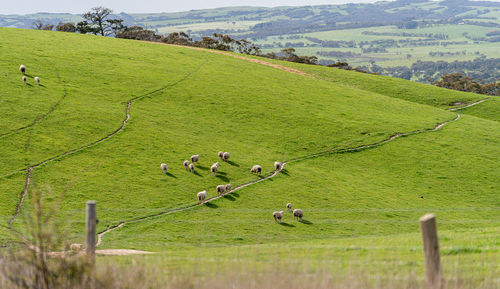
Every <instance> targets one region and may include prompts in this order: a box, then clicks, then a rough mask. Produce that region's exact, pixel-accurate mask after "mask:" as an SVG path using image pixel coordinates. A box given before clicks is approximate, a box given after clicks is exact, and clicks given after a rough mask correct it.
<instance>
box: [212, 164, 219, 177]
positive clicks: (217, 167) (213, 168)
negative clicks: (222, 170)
mask: <svg viewBox="0 0 500 289" xmlns="http://www.w3.org/2000/svg"><path fill="white" fill-rule="evenodd" d="M218 170H219V162H216V163H215V164H213V165H212V166H211V167H210V171H211V172H212V174H214V175H215V174H216V173H217V171H218Z"/></svg>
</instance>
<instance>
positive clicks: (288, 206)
mask: <svg viewBox="0 0 500 289" xmlns="http://www.w3.org/2000/svg"><path fill="white" fill-rule="evenodd" d="M286 210H287V211H289V212H291V211H292V203H288V204H286Z"/></svg>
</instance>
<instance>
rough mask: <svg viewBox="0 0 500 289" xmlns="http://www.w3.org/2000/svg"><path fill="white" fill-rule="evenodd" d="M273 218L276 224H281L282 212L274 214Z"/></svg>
mask: <svg viewBox="0 0 500 289" xmlns="http://www.w3.org/2000/svg"><path fill="white" fill-rule="evenodd" d="M273 217H274V221H275V222H276V223H281V219H282V218H283V211H279V212H274V213H273Z"/></svg>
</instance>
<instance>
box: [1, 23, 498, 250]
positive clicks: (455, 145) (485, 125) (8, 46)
mask: <svg viewBox="0 0 500 289" xmlns="http://www.w3.org/2000/svg"><path fill="white" fill-rule="evenodd" d="M0 43H1V45H0V53H1V55H2V56H4V57H2V58H0V75H1V76H2V80H1V82H2V89H1V90H0V101H2V104H3V105H1V106H0V120H1V121H0V163H1V164H2V166H1V167H0V192H1V193H0V203H1V204H2V205H1V206H0V216H1V218H0V221H1V222H2V223H3V224H7V222H8V220H9V219H10V218H11V216H12V215H13V214H14V213H15V210H16V205H17V204H18V202H19V198H20V195H21V193H22V192H23V188H24V186H25V180H26V175H27V171H28V170H29V168H30V167H34V169H33V173H32V178H31V184H30V186H29V190H28V195H27V198H26V200H25V202H24V204H23V206H22V210H21V214H20V216H19V217H18V218H17V219H16V221H15V222H14V224H15V226H16V227H18V228H22V227H23V226H24V225H23V218H24V213H25V212H26V211H27V209H28V207H27V204H29V201H30V200H31V197H32V195H33V194H34V193H35V192H42V193H43V198H44V201H45V202H46V204H47V205H50V204H55V203H57V202H58V201H62V203H61V206H60V209H59V213H58V215H57V216H54V217H55V218H57V219H60V220H64V221H65V222H66V224H67V225H68V226H70V228H71V235H70V236H69V237H68V238H70V239H71V240H74V241H80V240H81V239H82V236H83V231H84V225H85V220H84V206H85V201H86V200H90V199H93V200H96V201H97V203H98V217H99V224H98V231H100V232H101V231H104V230H105V229H106V228H108V227H111V226H116V225H118V224H119V223H121V222H123V221H127V220H133V219H137V218H141V217H144V216H149V215H154V214H160V213H162V212H165V211H166V210H168V209H172V208H178V207H182V206H186V205H190V204H195V203H196V202H197V200H196V193H197V192H199V191H201V190H207V191H208V193H209V197H211V196H215V195H216V193H215V187H216V185H219V184H226V183H231V184H232V185H233V187H235V186H237V185H240V184H244V183H247V182H250V181H253V180H257V179H258V178H259V177H257V176H253V175H251V174H250V172H249V170H250V168H251V167H252V166H253V165H254V164H261V165H262V166H263V168H264V174H263V175H268V174H269V173H270V172H271V171H272V170H273V162H274V161H290V160H292V161H291V162H290V163H289V164H287V166H286V168H285V170H284V171H283V172H281V173H279V174H278V175H277V176H276V177H274V178H272V179H269V180H266V181H263V182H260V183H258V184H255V185H252V186H248V187H246V188H243V189H241V190H238V191H237V192H234V193H232V194H229V195H227V196H225V197H223V198H220V199H218V200H215V201H213V202H210V203H209V204H206V205H203V206H199V207H195V208H193V209H191V210H186V211H183V212H179V213H175V214H170V215H163V216H159V217H154V218H150V219H146V220H142V221H140V222H131V223H126V224H125V225H124V227H122V228H119V229H117V230H115V231H112V232H110V233H108V234H106V235H105V236H104V239H103V243H102V245H101V247H102V248H134V249H141V250H152V251H157V252H171V253H172V254H173V253H174V252H175V251H176V250H178V249H180V248H187V249H186V250H190V249H189V248H192V249H193V250H195V249H194V248H197V247H199V246H203V247H205V246H207V247H221V248H219V249H224V248H226V249H228V250H230V249H229V248H232V247H234V246H243V245H244V246H254V245H258V244H269V245H270V244H276V243H280V242H281V243H283V242H285V243H287V244H289V245H290V246H293V244H295V242H302V244H303V243H304V242H306V243H307V242H309V241H311V242H312V243H311V244H317V243H318V242H319V243H321V242H327V243H329V244H337V243H336V242H337V240H339V239H342V240H343V241H342V242H349V241H346V240H350V238H352V240H353V242H361V243H363V242H365V243H363V244H366V245H367V246H368V245H369V242H370V241H369V239H370V237H373V236H377V238H383V239H384V238H386V239H387V240H392V239H393V238H396V239H395V240H397V239H398V237H397V236H398V235H400V234H402V233H415V232H418V223H417V220H418V217H419V216H421V215H423V214H424V213H426V212H434V213H436V214H437V216H438V218H439V222H440V223H439V224H440V229H443V230H448V231H450V232H453V231H456V230H461V231H466V232H470V233H469V234H472V235H473V234H476V233H477V231H478V230H479V231H481V230H482V229H484V230H493V231H494V232H495V229H498V228H499V227H500V210H499V204H500V198H499V196H498V194H497V192H498V190H499V182H498V175H500V171H499V166H498V155H499V148H498V141H499V140H500V124H499V123H498V121H496V120H495V119H494V116H495V115H496V114H495V109H496V108H495V107H496V106H490V104H496V103H497V102H496V101H486V102H484V103H482V104H481V106H482V108H481V109H477V110H474V112H473V113H472V112H471V113H470V114H471V115H464V116H462V117H461V118H460V119H458V120H457V121H454V122H450V123H448V124H447V125H445V126H444V127H442V128H441V129H440V130H438V131H430V129H432V128H434V127H435V125H436V124H438V123H443V122H445V121H449V120H453V119H455V118H456V116H457V113H455V112H450V111H446V110H444V109H443V108H446V107H449V104H450V103H452V102H456V101H460V102H466V103H472V102H474V101H476V100H478V99H481V98H482V97H481V96H478V95H474V94H465V93H458V92H454V91H449V90H444V89H440V88H436V87H432V86H426V85H422V84H417V83H412V82H408V81H404V80H398V79H390V78H385V77H378V76H371V75H364V74H359V73H352V72H346V71H340V70H334V69H328V68H324V67H312V66H303V65H294V64H289V63H280V64H281V65H293V66H294V67H295V68H298V69H300V70H303V71H305V72H307V73H309V74H310V75H311V77H306V76H301V75H297V74H293V73H290V72H287V71H283V70H279V69H276V68H272V67H269V66H265V65H261V64H258V63H251V62H248V61H245V60H242V59H236V58H233V57H230V56H227V55H221V54H214V53H211V52H209V51H202V50H191V49H188V48H183V47H171V46H165V45H155V44H149V43H141V42H135V41H129V40H120V39H111V38H104V37H95V36H89V35H77V34H70V33H68V34H67V33H58V32H43V31H33V30H16V29H0ZM21 63H22V64H24V65H26V66H27V74H28V76H29V79H28V83H29V84H28V85H25V84H24V83H23V82H22V80H21V73H20V72H19V71H18V67H19V65H20V64H21ZM34 76H39V77H40V78H41V80H42V85H41V86H37V85H35V84H34V81H33V78H32V77H34ZM127 107H129V110H128V109H127ZM473 109H475V107H471V108H468V109H467V111H466V112H467V113H469V112H468V111H469V110H471V111H472V110H473ZM497 111H498V110H497ZM127 113H129V115H130V118H129V119H128V118H126V116H127ZM483 116H484V118H483ZM425 129H429V131H424V132H422V133H418V134H411V135H408V136H406V137H401V138H397V139H395V140H394V141H391V142H388V143H386V144H383V145H380V146H377V147H373V148H370V149H366V150H359V151H354V152H345V151H344V152H342V151H337V150H334V149H335V148H349V147H357V146H361V145H364V144H372V143H376V142H380V141H382V140H385V139H387V138H389V137H390V136H393V135H395V134H397V133H405V132H414V131H419V130H425ZM218 151H229V152H230V153H231V161H230V162H227V163H222V162H221V165H220V173H219V174H218V175H217V176H212V175H211V174H210V172H209V167H210V165H211V164H212V163H214V162H215V161H217V152H218ZM325 151H331V152H330V153H325V154H321V155H319V156H316V157H307V156H309V155H312V154H316V153H319V152H325ZM192 154H200V164H199V165H198V166H197V167H196V173H195V174H191V173H188V172H186V171H185V169H184V168H183V166H182V162H183V161H184V160H185V159H188V158H189V156H191V155H192ZM162 162H165V163H167V164H168V165H169V170H168V172H169V173H168V174H167V175H163V174H162V173H161V170H160V163H162ZM421 197H423V198H421ZM287 202H292V203H293V205H294V208H301V209H303V210H304V213H305V220H306V221H305V222H302V223H294V222H292V219H291V216H290V214H287V215H286V216H285V220H284V223H283V224H282V225H278V224H276V223H275V222H274V220H273V218H272V212H273V211H276V210H283V209H284V207H285V204H286V203H287ZM496 232H498V230H497V231H496ZM497 236H498V234H497ZM360 238H361V239H360ZM363 238H364V239H363ZM493 239H494V238H493ZM0 240H2V242H4V243H5V242H8V241H9V240H10V239H9V237H8V236H6V234H5V231H3V233H2V234H0ZM360 240H361V241H360ZM362 240H365V241H362ZM366 240H368V241H366ZM497 240H498V239H497ZM313 241H314V242H313ZM80 242H81V241H80ZM315 242H316V243H315ZM297 244H299V243H297ZM339 244H344V243H339ZM469 245H470V246H475V239H471V241H470V244H469ZM477 245H478V246H479V245H480V244H477ZM498 245H499V244H498V243H494V242H490V243H488V244H486V245H485V246H489V247H488V248H492V251H488V252H489V253H491V254H493V255H494V256H497V255H498V252H499V251H498ZM360 246H363V245H360ZM387 246H388V249H389V245H387ZM414 246H419V244H415V245H414ZM242 248H243V247H242ZM213 250H216V249H213ZM193 252H194V251H193ZM213 252H214V254H215V253H216V251H213ZM169 254H170V253H168V254H167V256H170V255H169ZM221 254H222V253H221ZM224 254H227V253H224ZM263 256H264V257H263V258H264V259H265V258H267V257H266V256H268V257H270V255H269V254H266V253H263ZM374 256H375V257H373V258H378V257H377V256H381V254H378V253H376V254H375V255H374ZM316 257H317V256H316ZM316 257H315V256H313V255H311V256H310V258H311V259H314V258H316Z"/></svg>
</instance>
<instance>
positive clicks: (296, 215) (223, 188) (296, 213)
mask: <svg viewBox="0 0 500 289" xmlns="http://www.w3.org/2000/svg"><path fill="white" fill-rule="evenodd" d="M19 71H21V73H22V74H23V77H22V79H23V82H24V83H27V81H28V78H27V77H26V76H25V75H24V74H26V66H24V65H23V64H21V66H19ZM34 80H35V82H36V84H38V85H40V77H38V76H35V77H34ZM217 156H218V157H219V158H220V159H221V160H223V161H228V160H229V158H230V157H231V154H230V153H228V152H219V153H218V154H217ZM199 159H200V155H192V156H191V158H190V160H191V163H189V161H188V160H185V161H184V163H183V164H184V168H185V169H186V170H189V171H190V172H191V173H194V164H195V163H196V164H198V161H199ZM282 165H283V164H282V163H280V162H274V169H275V170H279V169H281V166H282ZM160 167H161V170H162V172H163V173H164V174H166V173H167V168H168V167H167V164H165V163H162V164H161V165H160ZM218 170H219V162H216V163H214V164H213V165H212V166H210V172H211V173H212V174H213V175H215V174H217V171H218ZM250 172H251V173H252V174H261V173H262V166H260V165H254V166H253V167H252V169H250ZM216 191H217V194H218V195H219V196H220V195H222V194H224V193H228V192H230V191H231V184H226V185H218V186H217V187H216ZM196 196H197V198H198V201H199V202H200V204H201V203H203V202H204V201H205V199H206V198H207V191H201V192H199V193H198V194H197V195H196ZM286 208H287V211H289V212H290V211H292V204H291V203H288V204H287V205H286ZM292 213H293V219H294V220H295V219H297V220H302V217H303V216H304V213H303V212H302V210H300V209H295V210H293V211H292ZM273 217H274V220H275V221H276V222H281V219H282V218H283V211H276V212H273Z"/></svg>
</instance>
